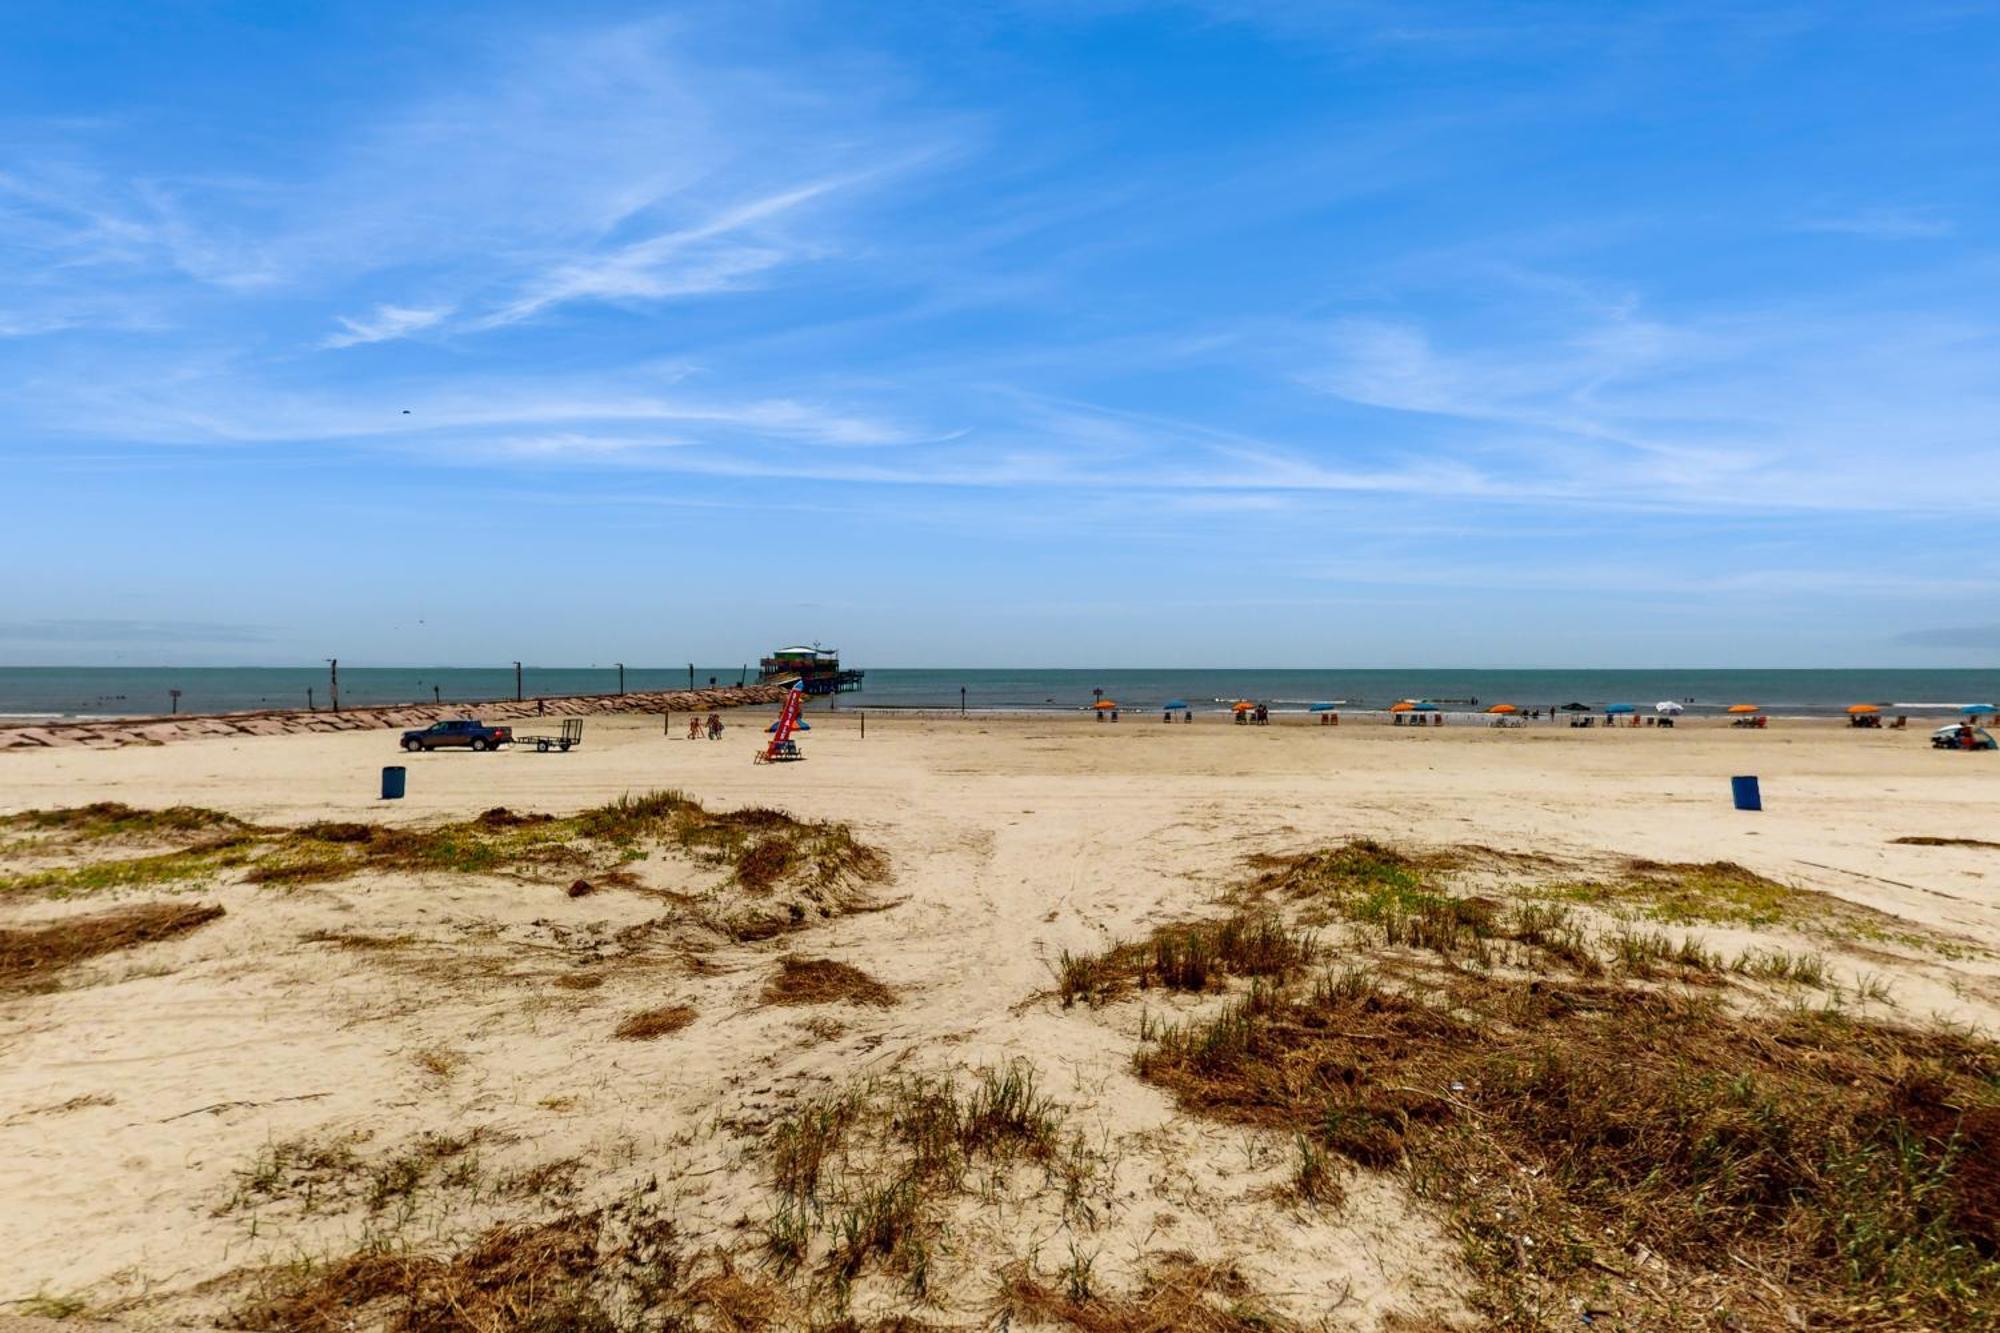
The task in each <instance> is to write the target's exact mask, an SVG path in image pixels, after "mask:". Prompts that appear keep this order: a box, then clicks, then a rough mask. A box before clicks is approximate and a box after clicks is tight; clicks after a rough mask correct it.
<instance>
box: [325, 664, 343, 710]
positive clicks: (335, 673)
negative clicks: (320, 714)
mask: <svg viewBox="0 0 2000 1333" xmlns="http://www.w3.org/2000/svg"><path fill="white" fill-rule="evenodd" d="M326 688H327V694H328V695H329V697H331V698H332V700H333V711H334V712H336V713H338V712H339V711H340V659H339V658H337V657H329V658H327V659H326Z"/></svg>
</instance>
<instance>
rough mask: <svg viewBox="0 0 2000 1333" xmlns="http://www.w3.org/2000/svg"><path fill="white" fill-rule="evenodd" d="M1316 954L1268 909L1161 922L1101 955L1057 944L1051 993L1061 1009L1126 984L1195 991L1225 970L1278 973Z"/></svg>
mask: <svg viewBox="0 0 2000 1333" xmlns="http://www.w3.org/2000/svg"><path fill="white" fill-rule="evenodd" d="M1318 954H1319V944H1318V942H1317V940H1316V939H1315V938H1314V936H1313V935H1312V933H1311V932H1309V931H1295V930H1290V929H1287V928H1286V927H1285V926H1284V925H1283V924H1282V923H1281V922H1280V921H1279V920H1278V919H1277V918H1276V917H1275V916H1274V915H1272V914H1271V913H1269V912H1263V911H1242V912H1237V913H1234V914H1232V915H1230V916H1228V917H1224V918H1222V919H1220V920H1216V921H1198V922H1191V923H1187V924H1178V925H1170V926H1163V927H1161V928H1160V929H1158V930H1156V931H1154V932H1153V933H1152V935H1151V936H1149V937H1148V938H1146V939H1144V940H1140V941H1137V942H1132V943H1125V944H1117V945H1114V946H1112V947H1111V948H1110V949H1109V950H1107V951H1106V952H1104V953H1101V954H1088V955H1086V954H1073V953H1070V952H1069V951H1067V950H1065V951H1063V952H1062V953H1061V954H1060V955H1059V956H1058V957H1057V960H1056V963H1055V967H1054V971H1055V975H1056V994H1057V996H1058V997H1059V998H1060V999H1061V1001H1062V1003H1063V1006H1064V1007H1065V1008H1067V1007H1069V1006H1070V1005H1072V1004H1074V1003H1076V1002H1077V1001H1078V1000H1082V1001H1084V1002H1085V1003H1087V1004H1092V1005H1097V1004H1103V1003H1105V1002H1106V1001H1108V1000H1110V999H1113V998H1115V997H1116V996H1118V995H1120V994H1122V993H1124V992H1125V991H1127V990H1130V989H1133V988H1138V989H1141V990H1144V989H1150V988H1152V987H1155V986H1158V987H1161V988H1163V989H1166V990H1177V991H1191V992H1199V991H1205V990H1212V989H1220V988H1221V987H1223V986H1224V984H1225V983H1226V982H1227V981H1228V979H1229V978H1231V977H1273V976H1286V975H1289V974H1291V973H1292V972H1294V971H1296V970H1298V969H1299V968H1302V967H1305V966H1308V965H1309V964H1310V963H1311V962H1312V961H1313V960H1314V958H1316V957H1317V956H1318Z"/></svg>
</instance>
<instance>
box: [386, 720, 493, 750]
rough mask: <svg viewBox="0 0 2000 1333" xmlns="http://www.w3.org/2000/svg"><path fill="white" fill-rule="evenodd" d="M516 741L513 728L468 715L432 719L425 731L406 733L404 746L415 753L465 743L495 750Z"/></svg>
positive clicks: (468, 746) (474, 747) (474, 746)
mask: <svg viewBox="0 0 2000 1333" xmlns="http://www.w3.org/2000/svg"><path fill="white" fill-rule="evenodd" d="M513 743H514V729H513V728H512V727H489V726H487V725H486V724H485V723H484V722H479V721H475V720H474V719H472V718H469V717H462V718H457V719H455V720H453V721H450V722H433V723H431V724H430V725H429V726H428V727H425V728H424V729H423V730H422V731H406V732H404V733H403V748H404V749H405V750H408V751H410V752H411V753H412V754H414V753H416V752H417V751H418V750H435V749H438V748H440V747H442V746H447V745H462V746H464V747H465V748H466V749H468V750H495V749H498V748H499V747H501V746H503V745H512V744H513Z"/></svg>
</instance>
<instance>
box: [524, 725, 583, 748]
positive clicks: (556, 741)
mask: <svg viewBox="0 0 2000 1333" xmlns="http://www.w3.org/2000/svg"><path fill="white" fill-rule="evenodd" d="M514 744H515V745H517V746H520V745H532V746H534V747H535V752H536V753H537V754H547V753H548V752H549V751H550V750H561V751H562V752H563V753H565V754H567V753H569V752H570V751H571V750H574V749H575V748H576V747H577V746H579V745H581V744H583V719H582V718H580V717H566V718H564V719H563V724H562V734H561V735H557V736H516V737H515V738H514Z"/></svg>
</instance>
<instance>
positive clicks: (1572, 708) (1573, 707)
mask: <svg viewBox="0 0 2000 1333" xmlns="http://www.w3.org/2000/svg"><path fill="white" fill-rule="evenodd" d="M1560 711H1562V712H1565V713H1588V712H1589V711H1590V705H1589V704H1577V703H1569V704H1563V705H1562V707H1561V709H1560Z"/></svg>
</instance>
